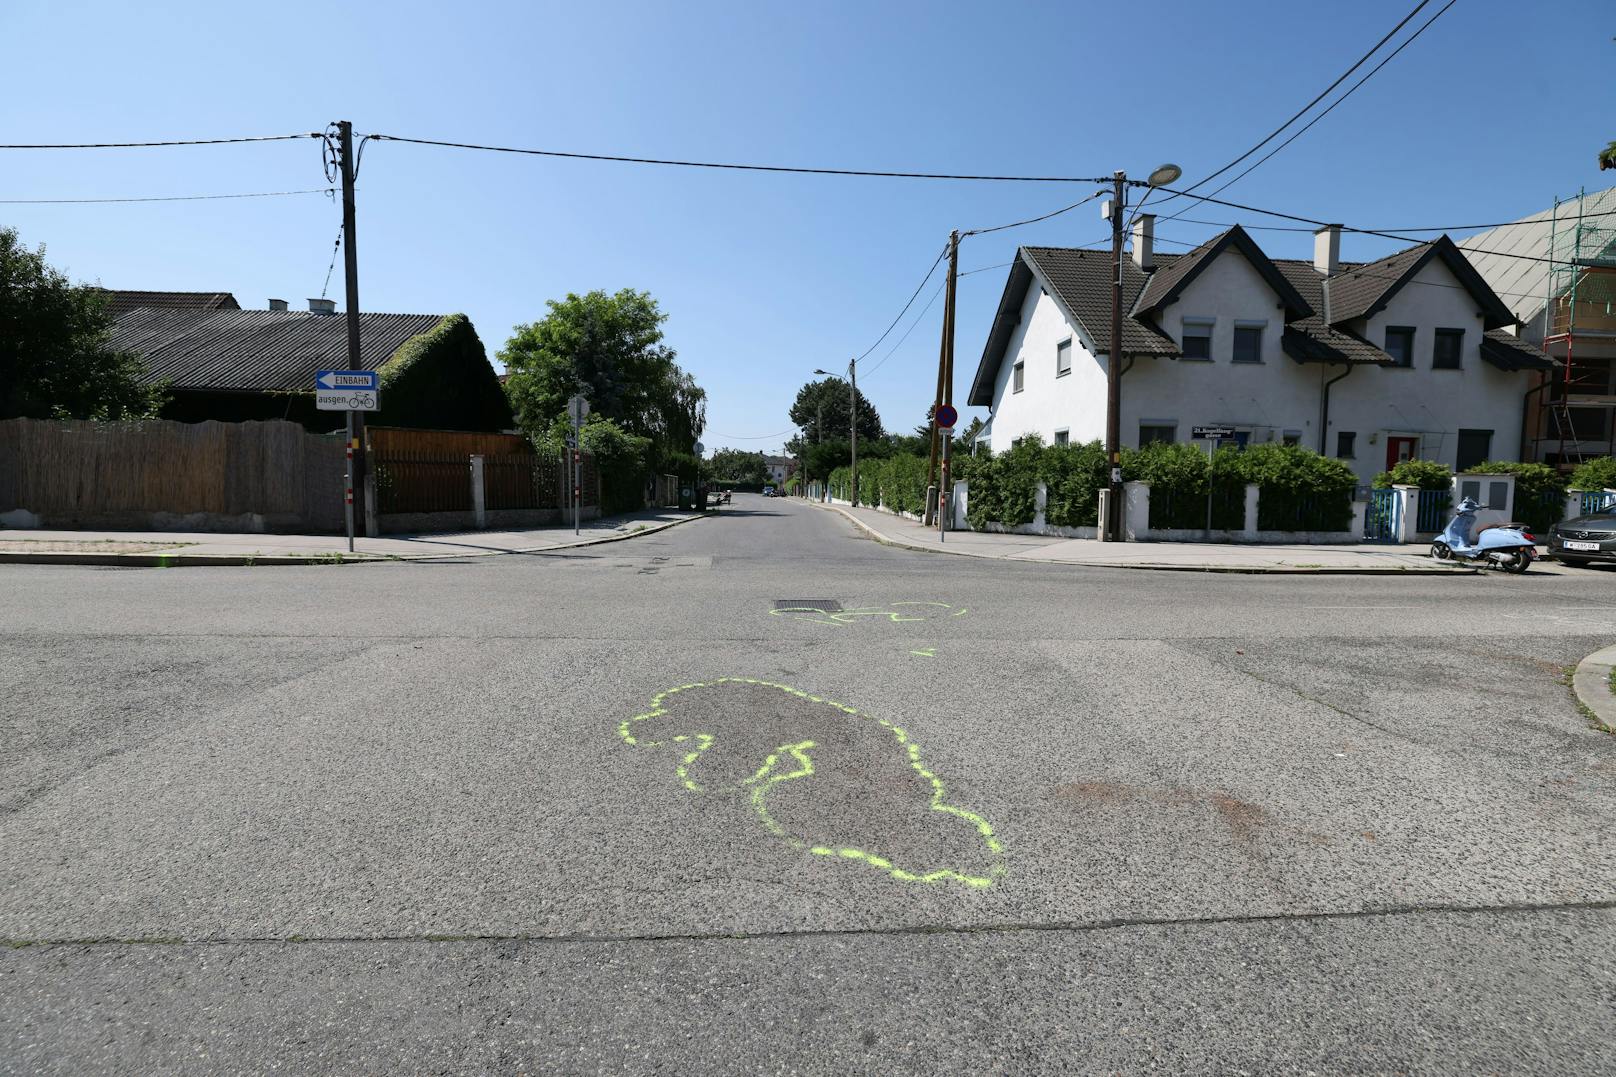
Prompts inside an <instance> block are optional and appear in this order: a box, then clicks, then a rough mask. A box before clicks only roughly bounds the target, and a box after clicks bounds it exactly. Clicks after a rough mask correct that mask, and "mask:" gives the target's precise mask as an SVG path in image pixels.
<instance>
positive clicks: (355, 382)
mask: <svg viewBox="0 0 1616 1077" xmlns="http://www.w3.org/2000/svg"><path fill="white" fill-rule="evenodd" d="M314 387H315V388H316V389H369V390H370V391H371V392H375V391H376V390H377V389H378V388H380V385H379V382H378V378H377V376H376V372H375V371H374V370H322V371H319V372H318V373H317V374H315V375H314Z"/></svg>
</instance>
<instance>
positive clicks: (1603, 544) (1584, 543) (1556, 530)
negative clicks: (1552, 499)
mask: <svg viewBox="0 0 1616 1077" xmlns="http://www.w3.org/2000/svg"><path fill="white" fill-rule="evenodd" d="M1549 553H1550V554H1552V555H1553V556H1554V557H1555V558H1556V559H1557V560H1560V561H1563V562H1565V563H1566V564H1568V565H1586V564H1589V563H1591V562H1594V561H1616V508H1611V509H1606V510H1605V511H1604V512H1597V513H1593V514H1592V515H1588V516H1578V517H1576V518H1575V519H1571V520H1561V521H1560V522H1559V523H1557V524H1555V525H1554V526H1553V527H1551V528H1549Z"/></svg>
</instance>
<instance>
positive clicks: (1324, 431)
mask: <svg viewBox="0 0 1616 1077" xmlns="http://www.w3.org/2000/svg"><path fill="white" fill-rule="evenodd" d="M1351 373H1352V364H1351V363H1345V364H1343V369H1342V371H1341V373H1339V374H1337V375H1336V376H1335V377H1333V378H1331V379H1330V380H1329V381H1327V382H1325V383H1324V390H1323V392H1321V393H1320V394H1319V396H1320V399H1319V455H1320V456H1325V455H1328V453H1329V446H1330V386H1332V385H1334V384H1335V383H1336V382H1338V381H1340V380H1341V379H1342V378H1344V377H1346V376H1347V375H1348V374H1351Z"/></svg>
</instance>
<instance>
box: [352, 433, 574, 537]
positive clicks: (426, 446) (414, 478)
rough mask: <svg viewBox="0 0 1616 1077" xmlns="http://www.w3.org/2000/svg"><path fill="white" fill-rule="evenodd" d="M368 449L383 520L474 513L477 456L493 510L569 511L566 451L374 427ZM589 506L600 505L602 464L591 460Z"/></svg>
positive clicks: (510, 438)
mask: <svg viewBox="0 0 1616 1077" xmlns="http://www.w3.org/2000/svg"><path fill="white" fill-rule="evenodd" d="M365 443H366V446H367V448H368V451H369V460H370V466H371V468H372V470H373V473H374V475H375V480H376V511H377V512H378V513H380V514H382V515H384V516H393V515H400V514H415V513H445V512H449V513H453V512H460V513H469V512H471V510H472V499H471V457H472V456H473V455H480V456H482V457H483V490H484V497H485V499H486V502H485V504H486V507H487V508H488V509H489V510H491V511H503V510H557V509H560V508H562V507H563V506H569V505H571V504H572V501H571V493H572V491H571V476H570V473H568V472H567V463H566V460H565V457H564V455H563V454H561V453H556V452H549V451H540V452H535V451H534V449H533V445H532V443H531V442H529V441H528V440H527V438H525V437H522V436H521V435H519V434H479V433H469V432H464V431H458V430H412V429H407V428H402V427H380V426H378V427H369V428H367V430H366V442H365ZM583 503H584V506H585V507H586V508H588V507H596V506H598V505H599V504H600V477H599V472H598V468H597V467H596V462H595V458H594V457H593V456H590V455H589V454H587V453H586V454H584V458H583Z"/></svg>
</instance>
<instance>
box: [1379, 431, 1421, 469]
mask: <svg viewBox="0 0 1616 1077" xmlns="http://www.w3.org/2000/svg"><path fill="white" fill-rule="evenodd" d="M1419 451H1420V439H1419V438H1387V439H1386V470H1387V471H1390V470H1391V469H1392V468H1394V467H1396V466H1397V465H1398V464H1399V463H1401V462H1402V461H1404V460H1412V459H1414V457H1415V456H1417V455H1418V454H1419Z"/></svg>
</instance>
